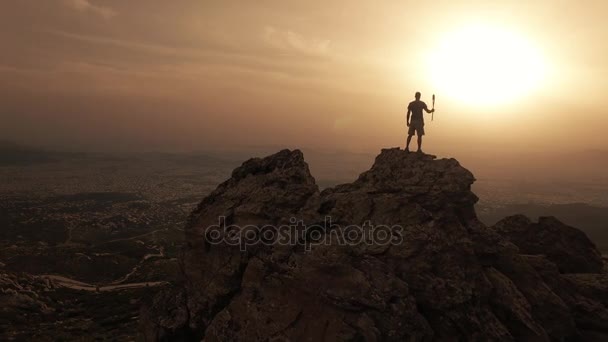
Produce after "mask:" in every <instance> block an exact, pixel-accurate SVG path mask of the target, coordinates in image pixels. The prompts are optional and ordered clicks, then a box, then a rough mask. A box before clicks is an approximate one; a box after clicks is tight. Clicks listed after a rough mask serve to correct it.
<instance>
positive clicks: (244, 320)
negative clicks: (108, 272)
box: [140, 149, 608, 341]
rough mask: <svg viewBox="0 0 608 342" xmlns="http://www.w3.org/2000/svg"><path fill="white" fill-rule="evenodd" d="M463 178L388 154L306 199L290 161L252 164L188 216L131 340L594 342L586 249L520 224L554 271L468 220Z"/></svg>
mask: <svg viewBox="0 0 608 342" xmlns="http://www.w3.org/2000/svg"><path fill="white" fill-rule="evenodd" d="M474 180H475V179H474V177H473V175H472V174H471V173H470V172H469V171H468V170H466V169H465V168H463V167H462V166H460V164H459V163H458V162H457V161H456V160H454V159H435V157H433V156H429V155H423V154H414V153H406V152H404V151H400V150H399V149H386V150H382V152H381V154H380V155H379V156H378V157H377V158H376V160H375V163H374V165H373V166H372V168H371V169H370V170H369V171H367V172H365V173H363V174H362V175H361V176H360V177H359V178H358V179H357V180H356V181H355V182H353V183H351V184H344V185H339V186H336V187H334V188H329V189H326V190H324V191H323V192H320V191H319V189H318V187H317V185H316V184H315V181H314V178H313V177H312V176H311V175H310V172H309V170H308V165H307V164H306V163H305V161H304V159H303V155H302V153H301V152H300V151H297V150H295V151H289V150H283V151H281V152H279V153H277V154H275V155H272V156H269V157H266V158H262V159H260V158H256V159H251V160H249V161H247V162H245V163H243V165H242V166H241V167H239V168H237V169H235V170H234V171H233V173H232V177H231V178H230V179H228V180H227V181H226V182H224V183H222V184H221V185H219V186H218V188H217V189H216V190H215V191H214V192H212V193H211V194H210V195H209V196H207V197H206V198H205V199H203V201H202V202H201V204H200V205H199V207H198V208H197V209H196V210H195V211H194V212H193V213H192V215H191V217H190V220H189V224H188V225H187V227H186V237H187V241H188V243H187V246H186V247H185V250H184V253H183V256H182V258H181V265H182V274H183V283H182V284H181V285H180V286H176V287H175V288H173V289H172V290H170V291H165V292H163V293H162V294H160V295H159V296H157V297H156V298H154V301H153V302H151V303H150V304H149V305H147V306H145V307H144V308H142V319H141V324H140V326H141V329H140V336H141V338H142V339H143V340H176V339H180V340H197V341H198V340H201V339H203V338H204V339H205V340H206V341H216V340H217V341H223V340H270V339H277V338H279V339H288V340H340V341H344V340H362V339H365V340H371V341H373V340H393V341H403V340H408V341H431V340H437V341H445V340H505V341H509V340H511V341H514V340H526V341H528V340H529V341H549V340H565V339H572V340H593V339H596V340H601V339H602V338H608V310H607V309H606V306H607V305H608V289H607V288H606V287H607V286H606V285H604V284H608V282H606V281H605V280H607V279H606V277H607V276H606V274H605V273H603V269H602V265H603V264H602V259H601V256H600V254H599V252H597V250H596V248H595V246H594V245H593V244H592V243H591V242H590V241H589V240H588V239H587V237H586V236H585V235H584V234H583V233H580V232H577V233H575V234H572V229H573V228H570V227H566V226H563V225H562V224H561V223H559V222H558V221H556V220H543V221H542V222H541V223H542V224H538V225H532V224H531V223H530V225H531V226H532V227H531V229H538V232H537V234H534V233H531V234H530V236H528V239H534V237H535V236H543V237H551V238H552V239H553V240H552V241H560V243H562V245H561V246H560V248H564V249H568V248H571V250H572V253H571V254H568V253H562V254H559V257H560V258H565V259H564V260H562V261H563V262H564V263H565V264H566V265H568V268H567V269H564V268H563V267H558V265H556V264H555V263H554V260H555V259H554V258H552V257H550V256H549V257H545V256H544V254H545V253H543V252H544V251H543V250H540V251H539V250H531V249H530V248H529V246H524V245H523V243H522V240H521V239H517V238H516V236H515V235H517V234H518V233H519V230H518V229H512V230H509V229H507V228H506V227H507V226H508V225H509V222H508V221H507V222H504V223H505V226H501V229H497V228H489V227H486V226H485V225H483V224H482V223H481V222H480V221H479V220H478V219H477V217H476V214H475V210H474V204H475V202H476V201H477V197H476V196H475V195H474V194H473V193H472V192H471V190H470V189H471V184H472V183H473V182H474ZM220 218H223V219H220ZM329 220H330V221H331V222H328V221H329ZM222 223H224V226H225V227H222ZM572 237H574V238H572ZM523 241H527V240H523ZM518 244H521V246H519V245H518ZM541 245H542V244H541ZM577 250H578V251H580V252H581V253H576V252H574V251H577ZM523 253H528V254H523ZM529 253H535V254H534V255H531V254H529ZM548 254H549V255H553V254H551V253H548ZM574 256H576V258H575V259H576V260H573V262H571V263H568V260H567V259H568V258H574ZM581 264H585V265H587V266H586V267H581V268H580V269H577V268H576V267H577V265H581ZM566 271H567V272H569V274H565V273H561V272H566ZM577 272H585V273H584V274H577Z"/></svg>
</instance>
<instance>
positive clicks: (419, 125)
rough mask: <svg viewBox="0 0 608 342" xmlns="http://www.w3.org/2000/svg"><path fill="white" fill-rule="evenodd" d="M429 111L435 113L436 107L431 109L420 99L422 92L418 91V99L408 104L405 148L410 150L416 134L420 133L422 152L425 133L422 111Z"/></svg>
mask: <svg viewBox="0 0 608 342" xmlns="http://www.w3.org/2000/svg"><path fill="white" fill-rule="evenodd" d="M423 110H424V111H425V112H427V113H433V112H434V111H435V109H431V110H429V108H428V107H427V106H426V103H424V102H422V101H420V92H416V100H414V101H412V102H410V104H409V105H408V106H407V127H409V129H408V131H407V145H406V146H405V150H406V151H407V152H409V151H410V142H411V141H412V137H413V136H414V134H417V135H418V152H422V136H423V135H424V116H423V115H422V111H423ZM410 113H411V114H412V120H411V121H410Z"/></svg>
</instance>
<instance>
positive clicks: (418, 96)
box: [415, 91, 420, 100]
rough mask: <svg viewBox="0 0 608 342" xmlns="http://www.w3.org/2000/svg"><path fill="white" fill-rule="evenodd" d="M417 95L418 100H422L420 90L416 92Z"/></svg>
mask: <svg viewBox="0 0 608 342" xmlns="http://www.w3.org/2000/svg"><path fill="white" fill-rule="evenodd" d="M415 96H416V100H420V92H419V91H417V92H416V95H415Z"/></svg>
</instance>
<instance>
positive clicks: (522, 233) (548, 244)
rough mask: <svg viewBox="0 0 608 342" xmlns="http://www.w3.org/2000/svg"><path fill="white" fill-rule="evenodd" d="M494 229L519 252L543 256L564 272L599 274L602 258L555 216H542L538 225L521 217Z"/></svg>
mask: <svg viewBox="0 0 608 342" xmlns="http://www.w3.org/2000/svg"><path fill="white" fill-rule="evenodd" d="M493 228H494V229H495V230H496V231H497V232H498V233H499V234H500V235H502V236H503V237H504V238H505V239H507V240H509V241H511V242H512V243H514V244H515V245H517V247H519V250H520V252H521V253H525V254H545V255H546V256H547V258H549V260H551V261H553V262H554V263H555V264H556V265H557V266H558V268H559V270H560V271H561V272H564V273H600V272H602V268H603V267H604V262H603V260H602V255H601V254H600V253H599V252H598V250H597V249H596V247H595V245H594V244H593V242H591V240H589V238H587V235H585V233H583V232H582V231H580V230H578V229H576V228H572V227H569V226H567V225H565V224H563V223H561V222H560V221H559V220H557V219H556V218H555V217H541V218H539V220H538V223H534V222H532V221H530V219H528V218H527V217H525V216H523V215H515V216H510V217H507V218H504V219H503V220H501V221H499V222H497V223H496V224H495V225H494V226H493Z"/></svg>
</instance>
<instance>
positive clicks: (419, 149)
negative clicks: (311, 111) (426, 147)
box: [418, 134, 422, 152]
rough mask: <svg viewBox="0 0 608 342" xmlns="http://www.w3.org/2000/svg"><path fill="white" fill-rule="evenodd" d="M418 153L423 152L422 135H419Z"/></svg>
mask: <svg viewBox="0 0 608 342" xmlns="http://www.w3.org/2000/svg"><path fill="white" fill-rule="evenodd" d="M418 152H422V134H418Z"/></svg>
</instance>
